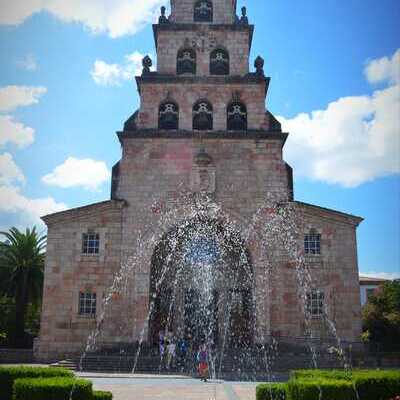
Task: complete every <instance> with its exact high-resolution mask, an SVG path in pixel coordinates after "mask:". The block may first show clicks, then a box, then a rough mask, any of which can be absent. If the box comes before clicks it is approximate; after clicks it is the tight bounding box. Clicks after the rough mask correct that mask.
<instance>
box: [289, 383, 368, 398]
mask: <svg viewBox="0 0 400 400" xmlns="http://www.w3.org/2000/svg"><path fill="white" fill-rule="evenodd" d="M287 393H288V397H289V398H290V399H291V400H320V399H323V400H357V394H356V391H355V389H354V385H353V383H352V382H351V381H347V380H344V379H341V380H335V379H324V378H316V379H313V380H311V379H291V380H289V382H288V384H287ZM321 394H322V396H320V395H321ZM361 398H362V399H363V400H364V398H363V397H361Z"/></svg>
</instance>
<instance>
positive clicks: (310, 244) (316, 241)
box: [304, 230, 321, 255]
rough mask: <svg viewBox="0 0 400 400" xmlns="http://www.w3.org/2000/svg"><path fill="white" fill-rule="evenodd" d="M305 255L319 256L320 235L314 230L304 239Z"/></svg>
mask: <svg viewBox="0 0 400 400" xmlns="http://www.w3.org/2000/svg"><path fill="white" fill-rule="evenodd" d="M304 252H305V254H311V255H318V254H321V235H320V234H319V233H317V232H316V231H314V230H311V231H310V233H308V234H307V235H305V237H304Z"/></svg>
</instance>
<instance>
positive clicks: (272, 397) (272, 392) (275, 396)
mask: <svg viewBox="0 0 400 400" xmlns="http://www.w3.org/2000/svg"><path fill="white" fill-rule="evenodd" d="M286 386H287V385H286V384H284V383H270V384H268V383H264V384H262V385H258V386H257V388H256V400H285V399H286Z"/></svg>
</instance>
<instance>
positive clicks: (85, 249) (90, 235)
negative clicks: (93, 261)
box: [81, 230, 100, 256]
mask: <svg viewBox="0 0 400 400" xmlns="http://www.w3.org/2000/svg"><path fill="white" fill-rule="evenodd" d="M81 254H82V255H84V256H98V255H99V254H100V233H98V232H95V231H93V230H88V231H87V232H83V233H82V249H81Z"/></svg>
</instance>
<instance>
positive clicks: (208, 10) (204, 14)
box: [194, 0, 213, 22]
mask: <svg viewBox="0 0 400 400" xmlns="http://www.w3.org/2000/svg"><path fill="white" fill-rule="evenodd" d="M194 22H213V4H212V2H211V1H210V0H199V1H196V3H195V5H194Z"/></svg>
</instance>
